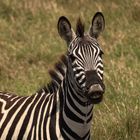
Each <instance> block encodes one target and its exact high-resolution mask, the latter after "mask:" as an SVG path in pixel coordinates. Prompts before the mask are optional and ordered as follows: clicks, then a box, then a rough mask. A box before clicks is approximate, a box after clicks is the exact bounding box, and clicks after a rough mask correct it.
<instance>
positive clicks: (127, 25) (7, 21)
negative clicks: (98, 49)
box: [0, 0, 140, 140]
mask: <svg viewBox="0 0 140 140" xmlns="http://www.w3.org/2000/svg"><path fill="white" fill-rule="evenodd" d="M96 11H102V12H103V13H104V16H105V20H106V29H105V31H104V33H103V34H102V36H101V37H100V39H99V42H100V44H101V46H102V48H103V50H104V53H105V55H104V66H105V70H104V79H105V84H106V93H105V96H104V101H103V102H102V103H101V104H100V105H96V106H95V109H94V119H93V128H92V130H93V131H92V139H93V138H94V140H139V139H140V78H139V77H140V48H139V46H140V3H139V0H123V1H122V0H113V1H110V0H100V1H98V0H94V1H93V0H79V1H74V0H68V1H66V0H58V1H57V0H51V1H45V0H38V1H37V0H30V1H29V0H20V1H19V0H12V1H11V0H1V1H0V89H1V90H3V91H5V90H6V91H10V92H14V93H17V94H19V95H29V94H33V93H35V92H36V91H37V90H38V89H39V88H40V87H41V86H43V85H46V84H47V83H48V81H49V76H48V72H47V71H48V70H49V69H51V68H53V64H54V63H55V62H56V61H57V60H58V59H59V56H60V55H61V54H63V53H65V51H66V49H67V47H66V44H65V42H64V41H62V40H61V38H60V37H59V35H58V33H57V28H56V25H57V21H58V18H59V17H60V16H61V15H65V16H67V17H68V18H69V19H70V21H71V22H72V25H73V27H74V28H75V23H76V19H77V18H78V17H79V16H80V17H81V18H82V20H83V21H85V23H86V29H87V30H88V28H89V25H90V23H91V19H92V17H93V15H94V14H95V12H96Z"/></svg>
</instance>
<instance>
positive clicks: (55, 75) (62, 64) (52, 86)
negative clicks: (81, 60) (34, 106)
mask: <svg viewBox="0 0 140 140" xmlns="http://www.w3.org/2000/svg"><path fill="white" fill-rule="evenodd" d="M67 64H68V60H67V56H66V55H62V56H61V57H60V60H59V61H58V62H57V63H56V64H55V66H54V69H53V70H49V74H50V77H51V81H50V82H49V83H48V84H47V86H45V87H43V88H42V89H40V90H39V91H40V92H42V90H45V92H46V93H51V94H52V93H55V92H56V91H57V89H58V88H59V86H60V84H61V82H62V80H63V77H64V75H65V73H66V68H67Z"/></svg>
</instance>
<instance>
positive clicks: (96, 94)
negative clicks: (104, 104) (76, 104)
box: [87, 84, 104, 103]
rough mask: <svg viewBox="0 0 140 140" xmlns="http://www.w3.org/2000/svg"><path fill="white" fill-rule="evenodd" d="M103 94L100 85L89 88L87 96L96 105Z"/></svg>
mask: <svg viewBox="0 0 140 140" xmlns="http://www.w3.org/2000/svg"><path fill="white" fill-rule="evenodd" d="M103 93H104V90H103V88H102V87H101V85H100V84H93V85H91V87H90V88H89V91H88V95H87V96H88V98H89V99H90V100H91V101H92V102H93V103H98V102H100V101H101V100H102V98H103Z"/></svg>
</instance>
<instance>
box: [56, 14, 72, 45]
mask: <svg viewBox="0 0 140 140" xmlns="http://www.w3.org/2000/svg"><path fill="white" fill-rule="evenodd" d="M57 28H58V33H59V35H60V36H61V37H62V38H63V39H64V40H65V41H66V42H67V43H70V42H71V40H72V39H73V31H72V29H71V24H70V22H69V20H68V19H67V18H66V17H64V16H61V17H60V18H59V20H58V24H57Z"/></svg>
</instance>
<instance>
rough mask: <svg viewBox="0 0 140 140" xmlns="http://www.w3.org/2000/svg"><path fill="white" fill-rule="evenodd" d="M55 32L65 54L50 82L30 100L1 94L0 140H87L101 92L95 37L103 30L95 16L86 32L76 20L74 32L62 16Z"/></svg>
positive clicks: (99, 56) (100, 64)
mask: <svg viewBox="0 0 140 140" xmlns="http://www.w3.org/2000/svg"><path fill="white" fill-rule="evenodd" d="M57 28H58V33H59V35H60V37H61V38H62V39H64V40H65V41H66V43H67V46H68V50H67V52H66V54H65V55H63V56H62V57H61V58H60V60H59V61H58V62H57V63H56V64H55V66H54V70H50V71H49V74H50V76H51V81H50V82H49V84H48V85H47V86H45V87H42V88H41V89H39V90H38V91H37V92H36V93H35V94H33V95H30V96H18V95H16V94H12V93H8V92H0V139H1V140H89V139H90V138H91V136H90V135H91V134H90V133H91V132H90V129H91V125H92V123H91V122H92V118H93V106H94V104H97V103H100V102H101V101H102V99H103V94H104V92H105V85H104V80H103V60H102V55H103V50H102V49H101V48H100V45H99V44H98V42H97V38H98V36H99V35H100V33H101V32H102V31H103V30H104V28H105V20H104V16H103V14H102V13H101V12H97V13H96V14H95V15H94V16H93V18H92V23H91V26H90V28H89V32H87V33H85V31H84V24H83V22H82V21H81V19H80V18H79V19H78V20H77V24H76V32H74V30H73V29H72V28H71V24H70V22H69V20H68V19H67V18H66V17H65V16H61V17H60V18H59V20H58V24H57Z"/></svg>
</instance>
